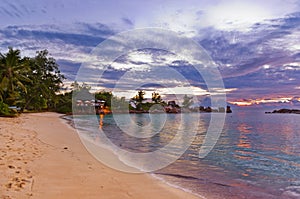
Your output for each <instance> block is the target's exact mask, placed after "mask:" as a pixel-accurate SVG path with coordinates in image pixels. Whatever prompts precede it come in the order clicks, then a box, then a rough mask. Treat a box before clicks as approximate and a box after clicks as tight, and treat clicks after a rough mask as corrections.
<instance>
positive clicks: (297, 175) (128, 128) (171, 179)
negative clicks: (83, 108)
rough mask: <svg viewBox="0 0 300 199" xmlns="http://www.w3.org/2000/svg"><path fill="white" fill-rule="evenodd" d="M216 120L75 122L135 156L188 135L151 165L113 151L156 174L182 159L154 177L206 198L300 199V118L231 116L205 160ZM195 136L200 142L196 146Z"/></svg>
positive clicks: (188, 116) (143, 117) (254, 113)
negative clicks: (206, 142) (203, 151)
mask: <svg viewBox="0 0 300 199" xmlns="http://www.w3.org/2000/svg"><path fill="white" fill-rule="evenodd" d="M215 114H221V113H215ZM211 115H212V114H211V113H201V114H199V113H182V114H131V115H124V114H113V115H112V114H111V115H105V116H101V117H100V116H74V120H75V126H76V128H77V129H79V130H80V131H79V133H80V134H84V136H85V137H88V138H89V139H91V140H93V141H95V142H98V141H99V139H101V136H99V130H97V129H101V132H103V133H104V134H105V136H106V137H107V138H108V139H109V140H110V141H111V143H113V144H114V145H115V146H117V147H119V148H121V149H122V150H124V151H129V152H130V153H133V154H143V153H151V152H155V151H157V150H160V149H164V148H166V146H168V143H170V142H171V141H172V139H174V138H175V135H176V134H177V133H181V134H183V135H184V136H183V137H181V140H185V141H183V142H178V143H176V144H177V145H176V144H173V145H172V146H171V147H169V148H167V149H166V150H163V157H161V159H160V158H158V159H150V160H149V159H147V160H145V162H143V164H141V163H139V164H132V161H133V162H134V161H135V159H134V158H124V157H122V153H119V152H118V151H117V150H115V149H111V150H113V151H114V152H115V154H116V155H117V156H118V158H119V159H120V160H121V161H123V162H124V163H125V164H127V165H131V166H132V165H138V166H137V167H139V166H140V167H141V168H140V169H141V170H143V168H142V167H143V165H145V164H150V163H151V168H155V166H157V165H158V164H160V163H161V162H160V161H161V160H169V157H177V156H178V155H179V156H178V159H177V158H176V161H174V162H173V163H171V164H169V165H168V166H166V167H161V168H159V169H158V170H155V171H152V172H150V175H152V176H153V177H155V178H157V179H160V180H162V181H164V182H165V183H167V184H169V185H171V186H175V187H177V188H180V189H183V190H185V191H189V192H192V193H194V194H196V195H198V196H199V197H200V198H208V197H209V196H210V197H211V196H213V198H217V199H218V198H225V199H227V198H231V199H232V198H238V199H241V198H249V199H252V198H253V199H254V198H264V199H265V198H271V199H272V198H274V199H275V198H287V199H288V198H300V115H299V114H265V113H264V111H262V110H238V111H234V112H233V113H232V114H226V116H225V123H224V126H223V129H222V133H221V134H220V137H219V138H218V140H217V142H216V144H215V146H214V148H213V149H212V150H211V151H210V153H208V155H207V156H205V157H203V158H199V150H200V148H201V146H202V144H203V140H204V139H205V136H206V134H207V129H208V126H209V124H210V120H211ZM95 118H96V119H95ZM185 135H186V136H185ZM191 135H194V137H193V139H192V140H191V143H190V142H189V141H190V140H189V139H188V137H190V136H191ZM99 137H100V138H99ZM102 144H103V143H102ZM186 144H188V147H186V148H184V147H183V145H186ZM104 147H106V148H108V149H109V148H110V147H109V146H108V145H107V146H104ZM183 148H184V151H185V152H184V153H183V154H182V155H181V150H182V149H183ZM149 162H150V163H149ZM153 165H154V167H153ZM145 168H146V167H145Z"/></svg>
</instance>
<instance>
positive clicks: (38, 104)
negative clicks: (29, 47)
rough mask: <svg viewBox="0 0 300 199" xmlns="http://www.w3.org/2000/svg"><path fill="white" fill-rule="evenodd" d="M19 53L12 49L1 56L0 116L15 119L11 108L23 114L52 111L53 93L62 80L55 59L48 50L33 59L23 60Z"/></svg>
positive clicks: (55, 101) (58, 88)
mask: <svg viewBox="0 0 300 199" xmlns="http://www.w3.org/2000/svg"><path fill="white" fill-rule="evenodd" d="M20 53H21V52H20V50H15V49H13V48H9V50H8V52H7V53H6V54H2V53H0V102H1V106H0V115H14V114H15V111H12V110H10V109H9V108H8V107H10V106H17V107H20V108H21V110H22V111H23V110H25V109H26V110H30V111H41V110H55V109H56V105H57V104H58V102H59V97H58V96H57V95H56V93H57V92H58V91H59V90H60V88H61V86H62V80H63V79H64V77H63V75H61V74H60V71H59V69H58V65H57V63H56V61H55V59H54V58H52V57H49V56H48V51H47V50H44V51H38V52H37V54H36V56H35V57H33V58H29V57H23V58H22V57H21V55H20ZM7 108H8V110H7Z"/></svg>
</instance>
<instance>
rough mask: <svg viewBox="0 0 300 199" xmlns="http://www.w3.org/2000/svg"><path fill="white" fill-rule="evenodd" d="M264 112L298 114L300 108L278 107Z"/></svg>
mask: <svg viewBox="0 0 300 199" xmlns="http://www.w3.org/2000/svg"><path fill="white" fill-rule="evenodd" d="M265 113H266V114H273V113H293V114H300V110H298V109H279V110H274V111H273V112H265Z"/></svg>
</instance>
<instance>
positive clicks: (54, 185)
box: [0, 113, 198, 199]
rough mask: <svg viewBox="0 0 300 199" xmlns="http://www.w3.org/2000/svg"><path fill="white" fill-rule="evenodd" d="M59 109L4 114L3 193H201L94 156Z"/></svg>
mask: <svg viewBox="0 0 300 199" xmlns="http://www.w3.org/2000/svg"><path fill="white" fill-rule="evenodd" d="M60 116H61V115H60V114H56V113H36V114H23V115H21V116H20V117H18V118H0V140H1V142H0V173H1V178H0V198H4V199H9V198H37V199H38V198H39V199H40V198H46V199H47V198H51V199H52V198H112V199H113V198H116V199H117V198H118V199H119V198H139V199H140V198H155V199H160V198H164V199H165V198H191V199H193V198H198V197H196V196H195V195H192V194H190V193H187V192H184V191H182V190H179V189H176V188H173V187H170V186H168V185H166V184H164V183H162V182H161V181H159V180H156V179H154V178H151V177H150V176H149V175H146V174H128V173H123V172H119V171H116V170H113V169H111V168H109V167H106V166H105V165H103V164H101V163H100V162H99V161H97V160H96V159H94V158H93V157H92V156H91V155H90V154H89V153H88V152H87V150H86V149H85V147H84V145H83V144H82V143H81V141H80V139H79V137H78V135H77V133H76V131H75V129H73V128H71V127H70V126H68V125H67V124H65V123H64V122H63V121H62V119H60V118H59V117H60Z"/></svg>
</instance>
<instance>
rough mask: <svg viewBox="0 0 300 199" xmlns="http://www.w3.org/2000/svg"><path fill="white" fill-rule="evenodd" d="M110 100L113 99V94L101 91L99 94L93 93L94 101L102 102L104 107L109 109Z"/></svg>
mask: <svg viewBox="0 0 300 199" xmlns="http://www.w3.org/2000/svg"><path fill="white" fill-rule="evenodd" d="M112 98H113V94H112V93H111V92H107V91H101V92H98V93H95V99H97V100H104V101H105V105H106V106H107V107H109V108H110V107H111V101H112Z"/></svg>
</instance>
